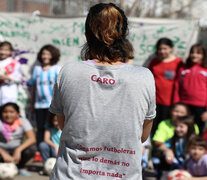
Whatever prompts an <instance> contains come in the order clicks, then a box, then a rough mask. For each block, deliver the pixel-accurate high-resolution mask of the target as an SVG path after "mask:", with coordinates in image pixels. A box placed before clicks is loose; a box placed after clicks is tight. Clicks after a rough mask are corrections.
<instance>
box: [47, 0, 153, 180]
mask: <svg viewBox="0 0 207 180" xmlns="http://www.w3.org/2000/svg"><path fill="white" fill-rule="evenodd" d="M127 26H128V24H127V18H126V16H125V14H124V12H123V11H122V10H121V9H120V8H118V7H117V6H116V5H114V4H112V3H110V4H103V3H100V4H97V5H95V6H93V7H91V8H90V11H89V14H88V16H87V19H86V24H85V34H86V39H87V42H86V44H85V46H84V48H83V50H82V57H83V59H84V60H85V61H83V62H78V61H76V62H70V63H68V64H66V65H65V66H64V67H63V68H62V70H61V71H60V74H59V75H58V78H57V82H56V84H55V86H54V94H53V100H52V103H51V106H50V112H51V113H53V114H57V117H58V120H59V123H60V127H61V128H62V129H63V131H62V135H61V139H60V146H59V152H58V157H57V161H56V164H55V167H54V169H53V171H52V174H51V176H50V179H51V180H57V179H59V180H62V179H64V180H66V179H70V180H71V179H78V180H81V179H83V180H85V179H90V180H91V179H95V180H97V179H101V180H110V179H115V178H116V179H127V180H135V179H136V180H141V179H142V173H141V172H142V171H141V169H142V168H141V158H142V146H141V143H142V142H144V141H145V140H146V139H147V137H148V135H149V133H150V130H151V126H152V119H153V118H154V117H155V114H156V113H155V84H154V79H153V75H152V74H151V72H150V71H149V70H148V69H146V68H143V67H139V66H135V65H131V64H128V63H127V62H128V60H129V59H131V58H132V55H133V48H132V45H131V43H130V42H129V41H128V40H127V33H128V28H127Z"/></svg>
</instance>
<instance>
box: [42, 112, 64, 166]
mask: <svg viewBox="0 0 207 180" xmlns="http://www.w3.org/2000/svg"><path fill="white" fill-rule="evenodd" d="M61 133H62V131H61V129H60V126H59V124H58V120H57V116H54V117H52V118H49V122H48V126H47V128H46V129H45V133H44V141H43V142H41V143H40V145H39V149H40V152H41V155H42V159H43V163H45V162H46V160H47V159H48V158H50V157H56V156H57V154H58V148H59V143H60V136H61Z"/></svg>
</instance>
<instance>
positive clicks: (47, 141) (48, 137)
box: [44, 129, 58, 155]
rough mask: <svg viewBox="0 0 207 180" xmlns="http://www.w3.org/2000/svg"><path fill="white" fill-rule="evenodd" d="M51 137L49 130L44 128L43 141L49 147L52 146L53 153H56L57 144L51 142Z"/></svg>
mask: <svg viewBox="0 0 207 180" xmlns="http://www.w3.org/2000/svg"><path fill="white" fill-rule="evenodd" d="M50 138H51V133H50V130H49V129H46V130H45V133H44V141H45V142H46V143H47V144H48V145H49V146H51V147H53V148H54V149H55V153H56V155H57V153H58V146H57V145H56V144H55V143H53V142H52V140H51V139H50Z"/></svg>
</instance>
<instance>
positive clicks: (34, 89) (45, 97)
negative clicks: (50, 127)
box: [29, 45, 60, 145]
mask: <svg viewBox="0 0 207 180" xmlns="http://www.w3.org/2000/svg"><path fill="white" fill-rule="evenodd" d="M59 58H60V52H59V50H58V49H57V48H56V47H54V46H53V45H45V46H43V47H42V48H41V49H40V51H39V53H38V55H37V60H38V61H39V62H40V65H36V66H35V67H34V70H33V74H32V78H31V80H30V82H29V85H30V86H31V101H30V104H31V108H32V109H35V114H36V122H37V123H36V124H37V144H38V145H39V143H40V142H42V141H43V137H44V126H45V122H46V120H47V118H48V108H49V106H50V103H51V99H52V94H53V86H54V84H55V81H56V78H57V75H58V72H59V69H60V68H59V66H57V65H56V64H57V62H58V61H59Z"/></svg>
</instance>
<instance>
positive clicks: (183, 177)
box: [177, 176, 192, 180]
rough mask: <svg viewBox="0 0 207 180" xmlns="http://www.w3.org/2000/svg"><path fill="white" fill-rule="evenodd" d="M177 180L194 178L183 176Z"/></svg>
mask: <svg viewBox="0 0 207 180" xmlns="http://www.w3.org/2000/svg"><path fill="white" fill-rule="evenodd" d="M177 180H192V177H185V176H182V177H180V178H178V179H177Z"/></svg>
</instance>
